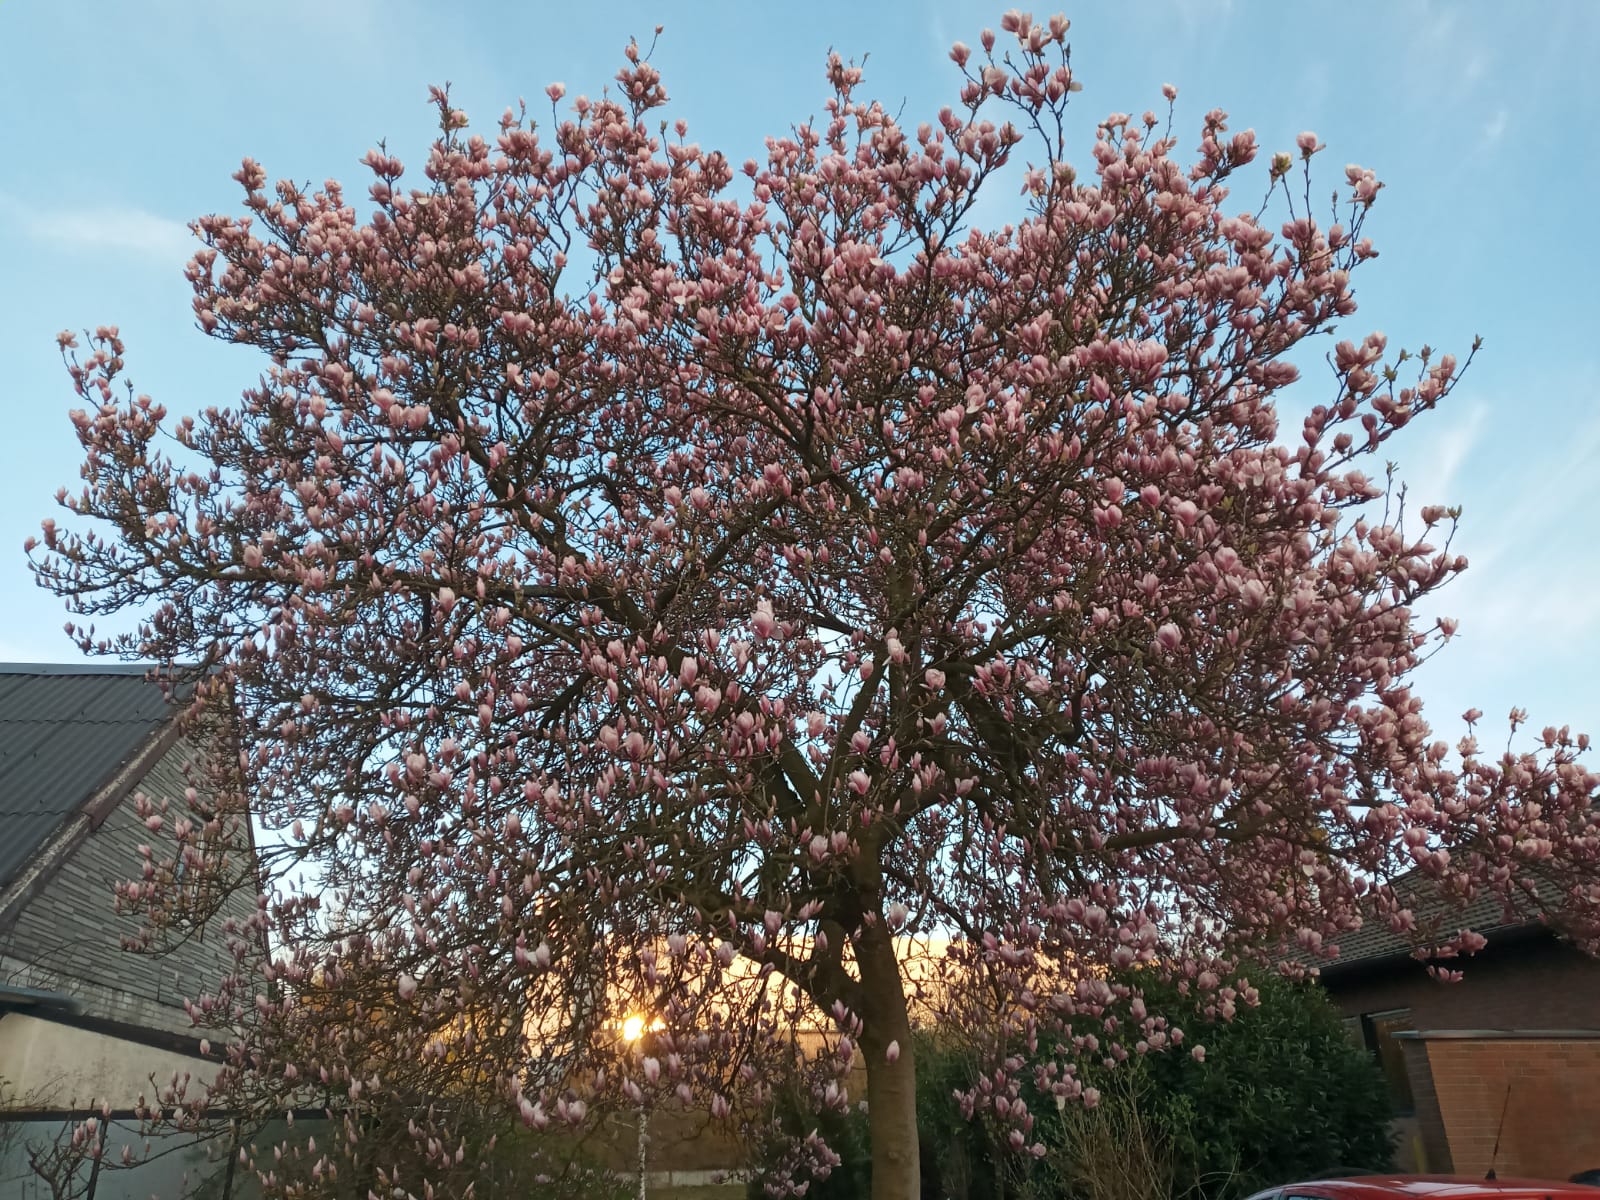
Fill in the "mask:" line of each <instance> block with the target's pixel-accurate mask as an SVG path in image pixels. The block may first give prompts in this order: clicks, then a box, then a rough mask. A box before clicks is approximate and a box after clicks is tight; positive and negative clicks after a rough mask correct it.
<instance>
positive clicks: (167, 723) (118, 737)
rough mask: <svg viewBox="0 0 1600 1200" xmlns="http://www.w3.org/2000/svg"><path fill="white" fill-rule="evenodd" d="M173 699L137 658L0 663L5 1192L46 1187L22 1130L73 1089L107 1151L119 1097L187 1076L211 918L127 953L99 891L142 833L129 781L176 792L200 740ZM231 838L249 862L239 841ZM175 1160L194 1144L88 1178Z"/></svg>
mask: <svg viewBox="0 0 1600 1200" xmlns="http://www.w3.org/2000/svg"><path fill="white" fill-rule="evenodd" d="M180 708H181V703H179V702H169V700H168V699H167V698H166V697H165V696H164V695H163V693H162V690H161V688H160V686H159V685H157V684H155V683H153V682H150V681H148V680H147V679H146V671H145V668H143V667H138V666H125V665H121V664H102V663H85V664H80V665H73V666H40V665H27V664H0V1192H3V1193H4V1194H5V1195H8V1196H10V1195H17V1196H25V1197H31V1196H33V1195H36V1194H37V1195H40V1196H44V1195H48V1194H50V1193H49V1192H48V1190H45V1189H44V1185H42V1184H41V1183H40V1182H39V1181H37V1180H36V1179H34V1178H32V1173H31V1171H30V1170H29V1162H28V1159H29V1147H30V1146H31V1147H32V1148H33V1149H35V1150H37V1148H38V1147H39V1146H40V1145H42V1144H43V1143H44V1142H47V1141H49V1140H50V1139H51V1138H52V1137H53V1135H54V1134H55V1133H57V1132H59V1130H60V1129H61V1128H62V1126H63V1124H64V1123H65V1122H67V1121H69V1120H72V1119H74V1118H81V1117H82V1115H83V1114H84V1113H85V1112H86V1111H87V1110H88V1109H89V1108H90V1107H91V1106H92V1107H93V1108H95V1109H99V1110H102V1111H106V1110H108V1111H109V1112H110V1113H111V1120H110V1121H108V1122H105V1123H104V1124H103V1126H102V1127H103V1128H105V1129H106V1133H105V1135H104V1136H105V1138H106V1147H107V1150H108V1151H109V1150H115V1149H116V1147H115V1146H114V1144H113V1143H114V1142H115V1141H116V1140H117V1139H118V1137H119V1136H125V1137H129V1138H131V1137H132V1133H131V1132H130V1129H131V1126H132V1123H133V1114H132V1111H131V1110H132V1108H133V1106H134V1105H135V1104H137V1103H138V1101H139V1098H140V1096H141V1095H152V1094H153V1092H152V1084H151V1079H152V1076H153V1077H154V1078H155V1079H156V1080H157V1081H163V1080H167V1079H170V1078H171V1076H172V1075H173V1074H174V1073H178V1074H184V1073H188V1074H190V1075H192V1076H193V1077H194V1078H195V1079H197V1080H203V1079H204V1078H205V1075H206V1072H207V1070H208V1069H209V1068H208V1066H207V1063H206V1062H205V1060H203V1059H202V1058H201V1057H200V1048H199V1041H198V1038H197V1037H196V1035H195V1034H194V1032H193V1030H192V1027H191V1023H190V1021H189V1018H188V1015H187V1014H186V1012H185V1011H184V1008H183V1001H184V999H185V998H186V997H190V996H195V995H198V994H200V993H201V992H203V991H206V990H209V989H210V988H211V987H212V986H213V985H214V983H215V981H216V980H217V978H218V977H219V975H220V973H221V971H222V970H223V968H224V966H225V964H226V963H227V962H229V961H230V959H229V957H228V955H227V951H226V949H225V947H224V945H223V933H222V930H221V929H215V930H213V929H210V928H207V929H205V930H202V931H200V933H199V935H198V936H194V937H190V938H187V939H186V940H184V941H182V942H181V943H179V944H177V945H174V946H172V947H170V948H168V949H167V950H166V951H165V952H164V953H162V954H160V955H147V954H135V953H130V952H128V951H127V950H125V949H124V948H123V938H124V936H125V935H127V934H128V933H130V932H132V931H133V929H134V928H135V925H134V921H135V918H133V917H131V916H119V915H118V914H117V913H116V912H115V911H114V907H113V893H112V888H113V886H114V884H115V883H116V882H117V881H120V880H125V879H129V878H135V877H137V874H138V871H139V867H140V858H139V852H138V847H139V845H140V844H141V843H143V842H148V841H150V840H151V834H150V832H149V831H148V830H147V829H146V828H145V827H144V824H143V822H142V821H141V820H140V818H139V817H138V815H137V814H136V812H135V811H134V810H135V805H134V803H133V799H132V798H133V796H134V795H135V794H136V793H140V792H142V793H144V794H145V795H147V796H149V797H150V798H151V799H152V800H155V799H159V798H163V797H165V798H171V799H174V800H178V801H179V802H180V803H181V798H182V796H183V794H184V789H185V788H186V787H187V786H189V785H190V783H191V782H193V780H194V778H195V776H194V775H193V774H192V772H191V768H192V767H193V766H194V765H195V764H197V763H198V762H199V761H200V758H201V756H202V755H203V754H206V753H207V752H208V749H209V741H203V740H202V739H201V738H200V737H199V736H197V735H196V734H194V733H192V732H186V731H185V730H182V729H180V727H179V724H178V720H177V718H178V716H179V709H180ZM244 836H245V837H246V838H247V839H248V837H249V834H248V825H246V833H245V835H244ZM236 849H237V848H236ZM242 849H243V850H244V852H245V853H246V854H250V855H251V857H249V858H248V859H246V862H247V863H249V862H253V861H254V859H253V853H252V851H253V847H252V846H245V847H243V848H242ZM253 906H254V896H253V894H249V895H247V894H243V893H240V894H238V895H236V896H233V897H230V898H229V900H228V901H227V902H226V906H225V908H224V909H223V913H224V914H225V915H228V916H248V915H249V913H250V912H251V910H252V909H253ZM106 1158H107V1161H108V1162H110V1161H111V1156H110V1155H109V1154H108V1155H107V1156H106ZM179 1160H187V1162H186V1166H185V1170H187V1171H188V1172H189V1173H190V1174H191V1175H192V1174H193V1170H192V1168H193V1167H194V1166H195V1161H196V1155H194V1154H188V1155H185V1154H174V1155H168V1156H166V1157H165V1158H164V1159H162V1160H161V1161H162V1163H163V1165H162V1166H161V1168H160V1169H159V1170H156V1171H154V1172H152V1171H151V1170H146V1169H141V1170H140V1171H128V1172H119V1171H114V1170H111V1169H109V1168H108V1169H107V1170H106V1171H104V1172H100V1171H96V1175H97V1176H98V1178H97V1179H96V1180H95V1182H94V1183H92V1184H90V1185H89V1186H90V1192H89V1193H88V1194H93V1195H95V1196H96V1198H97V1200H108V1198H109V1197H116V1196H121V1195H123V1194H124V1192H126V1194H128V1195H146V1196H147V1195H150V1194H152V1192H155V1193H159V1194H162V1195H172V1196H178V1195H182V1194H185V1192H184V1191H183V1190H182V1189H183V1188H185V1187H187V1186H188V1185H187V1184H185V1183H183V1182H182V1180H181V1178H180V1177H179V1176H174V1177H173V1178H170V1179H169V1178H168V1177H167V1176H168V1174H170V1173H171V1170H176V1169H177V1167H176V1165H175V1164H177V1163H178V1161H179ZM169 1168H170V1170H169ZM136 1175H137V1176H139V1178H138V1179H137V1180H135V1179H134V1178H132V1177H133V1176H136ZM180 1175H181V1172H180ZM123 1176H126V1177H127V1178H123ZM96 1185H98V1190H96ZM128 1189H132V1190H128Z"/></svg>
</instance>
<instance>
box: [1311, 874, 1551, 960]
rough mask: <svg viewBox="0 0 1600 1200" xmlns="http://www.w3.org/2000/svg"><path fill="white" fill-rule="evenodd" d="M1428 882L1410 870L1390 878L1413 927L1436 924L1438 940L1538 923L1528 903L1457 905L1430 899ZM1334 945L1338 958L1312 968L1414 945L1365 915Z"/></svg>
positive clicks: (1394, 954)
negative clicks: (1515, 906)
mask: <svg viewBox="0 0 1600 1200" xmlns="http://www.w3.org/2000/svg"><path fill="white" fill-rule="evenodd" d="M1429 882H1430V881H1428V880H1425V879H1421V878H1419V877H1418V876H1417V874H1416V872H1411V873H1409V874H1406V875H1403V876H1401V877H1400V878H1399V879H1397V880H1395V883H1394V887H1395V890H1396V891H1397V892H1398V893H1399V894H1400V895H1402V896H1406V895H1407V894H1408V893H1409V895H1410V897H1411V908H1412V911H1413V912H1414V913H1416V916H1417V923H1418V925H1419V926H1429V925H1432V924H1433V923H1434V922H1437V923H1438V924H1437V930H1438V936H1439V937H1441V938H1449V937H1451V936H1452V935H1454V934H1455V933H1457V932H1459V931H1460V930H1463V929H1470V930H1472V931H1473V932H1474V933H1480V934H1483V935H1485V936H1489V935H1492V934H1496V933H1504V932H1506V931H1507V930H1511V929H1521V928H1525V927H1527V926H1529V925H1533V924H1536V923H1538V922H1539V920H1540V914H1539V912H1538V910H1537V908H1536V907H1535V906H1534V905H1532V904H1529V905H1527V906H1526V907H1525V908H1522V909H1520V910H1517V911H1513V912H1510V913H1508V912H1507V911H1506V905H1505V901H1504V900H1503V899H1501V898H1500V897H1499V896H1496V895H1482V896H1478V897H1477V898H1475V899H1473V900H1471V901H1469V902H1468V903H1467V904H1466V905H1465V906H1464V907H1457V906H1455V905H1453V904H1451V903H1449V902H1448V901H1446V900H1445V899H1443V898H1442V897H1439V896H1437V895H1431V896H1430V894H1429V893H1430V891H1431V888H1430V887H1429ZM1336 944H1337V946H1338V949H1339V954H1338V957H1336V958H1332V959H1326V958H1320V959H1318V960H1317V964H1316V965H1317V966H1319V967H1320V968H1321V970H1322V972H1323V973H1324V974H1327V973H1328V972H1330V971H1333V972H1338V971H1340V970H1341V969H1343V968H1346V967H1353V966H1356V965H1358V964H1362V963H1372V962H1376V961H1379V960H1382V959H1388V958H1400V957H1406V956H1409V955H1410V954H1411V953H1412V951H1413V950H1414V949H1415V946H1416V941H1415V938H1414V937H1412V936H1408V935H1406V934H1399V933H1394V932H1393V931H1391V930H1390V928H1389V925H1388V922H1387V921H1385V920H1383V919H1382V918H1371V917H1369V918H1368V919H1367V920H1366V922H1365V923H1364V924H1363V925H1362V927H1361V928H1360V929H1356V930H1352V931H1350V932H1349V933H1345V934H1343V935H1341V936H1340V937H1339V939H1338V942H1337V943H1336Z"/></svg>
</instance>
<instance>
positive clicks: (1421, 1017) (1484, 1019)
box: [1321, 901, 1600, 1179]
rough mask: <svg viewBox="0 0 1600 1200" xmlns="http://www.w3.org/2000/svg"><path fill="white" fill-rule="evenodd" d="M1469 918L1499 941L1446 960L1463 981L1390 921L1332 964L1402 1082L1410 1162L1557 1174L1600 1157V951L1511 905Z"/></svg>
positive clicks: (1357, 1021) (1491, 906) (1481, 906)
mask: <svg viewBox="0 0 1600 1200" xmlns="http://www.w3.org/2000/svg"><path fill="white" fill-rule="evenodd" d="M1461 924H1462V925H1464V926H1465V927H1467V928H1470V929H1474V930H1476V931H1477V932H1479V933H1481V934H1483V935H1484V936H1485V937H1486V938H1487V940H1488V944H1487V945H1486V946H1485V947H1484V949H1482V950H1481V951H1479V952H1478V953H1477V954H1476V955H1474V956H1472V957H1471V958H1468V959H1465V960H1459V961H1453V962H1451V963H1448V964H1446V965H1449V966H1452V967H1456V968H1459V969H1460V970H1461V971H1462V973H1463V975H1464V978H1463V979H1462V980H1461V981H1460V982H1458V983H1444V982H1440V981H1438V980H1436V979H1434V978H1433V977H1432V976H1430V975H1429V974H1428V969H1427V964H1426V963H1424V962H1421V961H1418V960H1417V959H1416V958H1414V957H1412V955H1411V952H1410V948H1409V946H1408V945H1407V944H1406V942H1405V941H1404V940H1403V939H1401V938H1399V937H1397V936H1395V935H1393V934H1391V933H1389V932H1388V931H1387V930H1386V929H1383V928H1380V927H1376V926H1371V927H1368V928H1365V929H1362V930H1361V931H1359V932H1358V933H1355V934H1352V935H1349V936H1347V937H1346V938H1344V939H1343V941H1342V942H1341V946H1340V950H1341V953H1340V956H1339V958H1338V959H1337V960H1335V961H1334V962H1332V963H1327V964H1324V965H1323V966H1322V969H1321V979H1322V984H1323V986H1324V987H1325V988H1326V989H1327V991H1328V994H1329V995H1330V996H1331V997H1332V999H1333V1001H1334V1002H1335V1003H1336V1004H1337V1005H1338V1006H1339V1009H1340V1010H1341V1011H1342V1012H1343V1013H1344V1015H1345V1019H1346V1021H1347V1023H1348V1025H1349V1027H1350V1030H1351V1033H1352V1036H1354V1037H1356V1038H1358V1039H1359V1040H1360V1041H1361V1042H1362V1043H1363V1044H1364V1045H1366V1047H1367V1048H1368V1049H1369V1050H1370V1051H1371V1052H1372V1054H1373V1055H1374V1057H1375V1058H1376V1059H1377V1061H1378V1063H1379V1065H1380V1066H1381V1067H1382V1069H1383V1071H1384V1074H1385V1076H1386V1077H1387V1079H1388V1081H1389V1090H1390V1096H1391V1099H1392V1101H1393V1104H1394V1111H1395V1114H1396V1119H1395V1126H1396V1133H1397V1143H1398V1157H1399V1160H1400V1163H1401V1165H1402V1166H1403V1167H1405V1168H1408V1169H1411V1170H1417V1171H1426V1172H1435V1173H1452V1174H1458V1175H1467V1176H1481V1175H1483V1174H1484V1173H1485V1172H1487V1171H1488V1170H1489V1169H1490V1166H1491V1164H1492V1165H1493V1167H1494V1169H1495V1170H1496V1172H1497V1174H1499V1175H1501V1176H1503V1177H1510V1176H1513V1175H1519V1176H1525V1177H1533V1178H1544V1179H1565V1178H1567V1177H1568V1176H1570V1175H1572V1174H1573V1173H1574V1172H1577V1171H1580V1170H1587V1169H1590V1168H1593V1167H1597V1166H1600V961H1597V960H1596V959H1594V958H1591V957H1590V956H1588V955H1586V954H1584V953H1583V952H1581V951H1579V950H1578V949H1576V948H1575V947H1573V946H1572V945H1571V944H1570V943H1568V942H1567V941H1565V940H1563V939H1562V938H1560V937H1559V936H1558V935H1557V934H1556V933H1554V932H1553V931H1552V930H1551V929H1550V928H1549V927H1548V926H1546V925H1544V924H1542V923H1541V922H1539V921H1537V920H1531V919H1530V920H1517V919H1508V918H1507V917H1506V915H1505V914H1504V913H1503V911H1502V909H1501V906H1500V904H1499V903H1498V902H1497V901H1479V902H1477V903H1476V904H1474V905H1473V906H1471V907H1469V908H1468V909H1467V910H1466V911H1465V912H1464V913H1463V914H1462V920H1461ZM1497 1140H1498V1143H1499V1152H1498V1154H1496V1153H1495V1145H1496V1142H1497Z"/></svg>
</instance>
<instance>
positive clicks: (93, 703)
mask: <svg viewBox="0 0 1600 1200" xmlns="http://www.w3.org/2000/svg"><path fill="white" fill-rule="evenodd" d="M147 671H148V668H147V667H144V666H139V665H129V664H123V663H107V664H103V665H102V664H99V663H81V664H72V665H62V666H54V665H48V664H40V663H0V888H3V887H4V886H5V885H7V884H8V883H10V882H11V880H12V879H13V878H15V877H16V875H17V874H18V872H20V871H21V870H22V868H23V867H24V866H26V865H27V863H28V861H29V860H30V859H31V858H32V857H33V856H34V855H35V854H37V853H38V852H39V850H40V849H41V848H42V847H43V846H44V844H45V843H46V842H47V841H49V839H50V837H51V835H52V834H54V833H55V831H56V830H57V829H59V828H60V827H61V825H62V824H63V823H64V822H65V821H66V819H67V817H69V816H70V815H71V814H72V813H74V812H76V811H78V810H79V809H80V808H82V807H83V804H84V802H85V801H86V800H87V799H88V798H89V796H90V795H92V794H93V793H94V792H95V791H96V790H98V789H99V788H100V787H102V786H104V785H105V784H106V783H107V782H108V781H109V780H110V779H111V778H112V777H113V776H114V775H115V774H116V773H117V771H119V770H120V769H121V768H122V767H124V766H125V765H127V763H128V762H130V761H131V760H132V759H133V758H134V757H135V756H136V755H137V754H138V752H139V750H140V748H141V747H142V746H143V745H144V744H145V743H146V742H148V741H149V740H150V738H151V737H153V736H154V735H155V733H156V731H157V730H158V729H160V728H161V726H162V725H164V724H166V722H167V721H168V720H169V719H171V717H172V716H173V715H174V709H173V707H172V706H171V705H169V704H168V703H167V701H166V700H165V699H164V698H163V696H162V694H161V688H160V686H159V685H158V684H155V683H151V682H148V681H147V680H146V678H145V674H146V672H147Z"/></svg>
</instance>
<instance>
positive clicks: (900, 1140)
mask: <svg viewBox="0 0 1600 1200" xmlns="http://www.w3.org/2000/svg"><path fill="white" fill-rule="evenodd" d="M854 940H855V952H856V966H857V968H858V969H859V970H860V972H861V1009H862V1011H861V1014H860V1015H861V1021H862V1031H861V1052H862V1054H863V1055H864V1056H865V1057H866V1060H867V1128H868V1130H869V1132H870V1133H871V1136H872V1200H920V1198H921V1195H922V1165H921V1160H920V1158H919V1156H918V1146H917V1056H916V1053H915V1051H914V1050H913V1049H912V1046H911V1020H910V1017H909V1015H908V1013H907V1011H906V993H905V986H904V984H903V983H902V981H901V978H900V963H899V962H898V961H897V960H896V958H895V954H894V942H893V939H892V938H891V937H890V934H889V931H888V930H887V929H885V928H884V927H883V924H882V923H881V922H879V923H877V924H875V925H873V926H871V927H870V928H864V929H862V930H861V932H860V933H859V934H857V936H856V938H855V939H854ZM891 1045H897V1046H898V1049H899V1057H898V1058H896V1059H895V1061H894V1062H890V1061H889V1047H890V1046H891Z"/></svg>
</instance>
